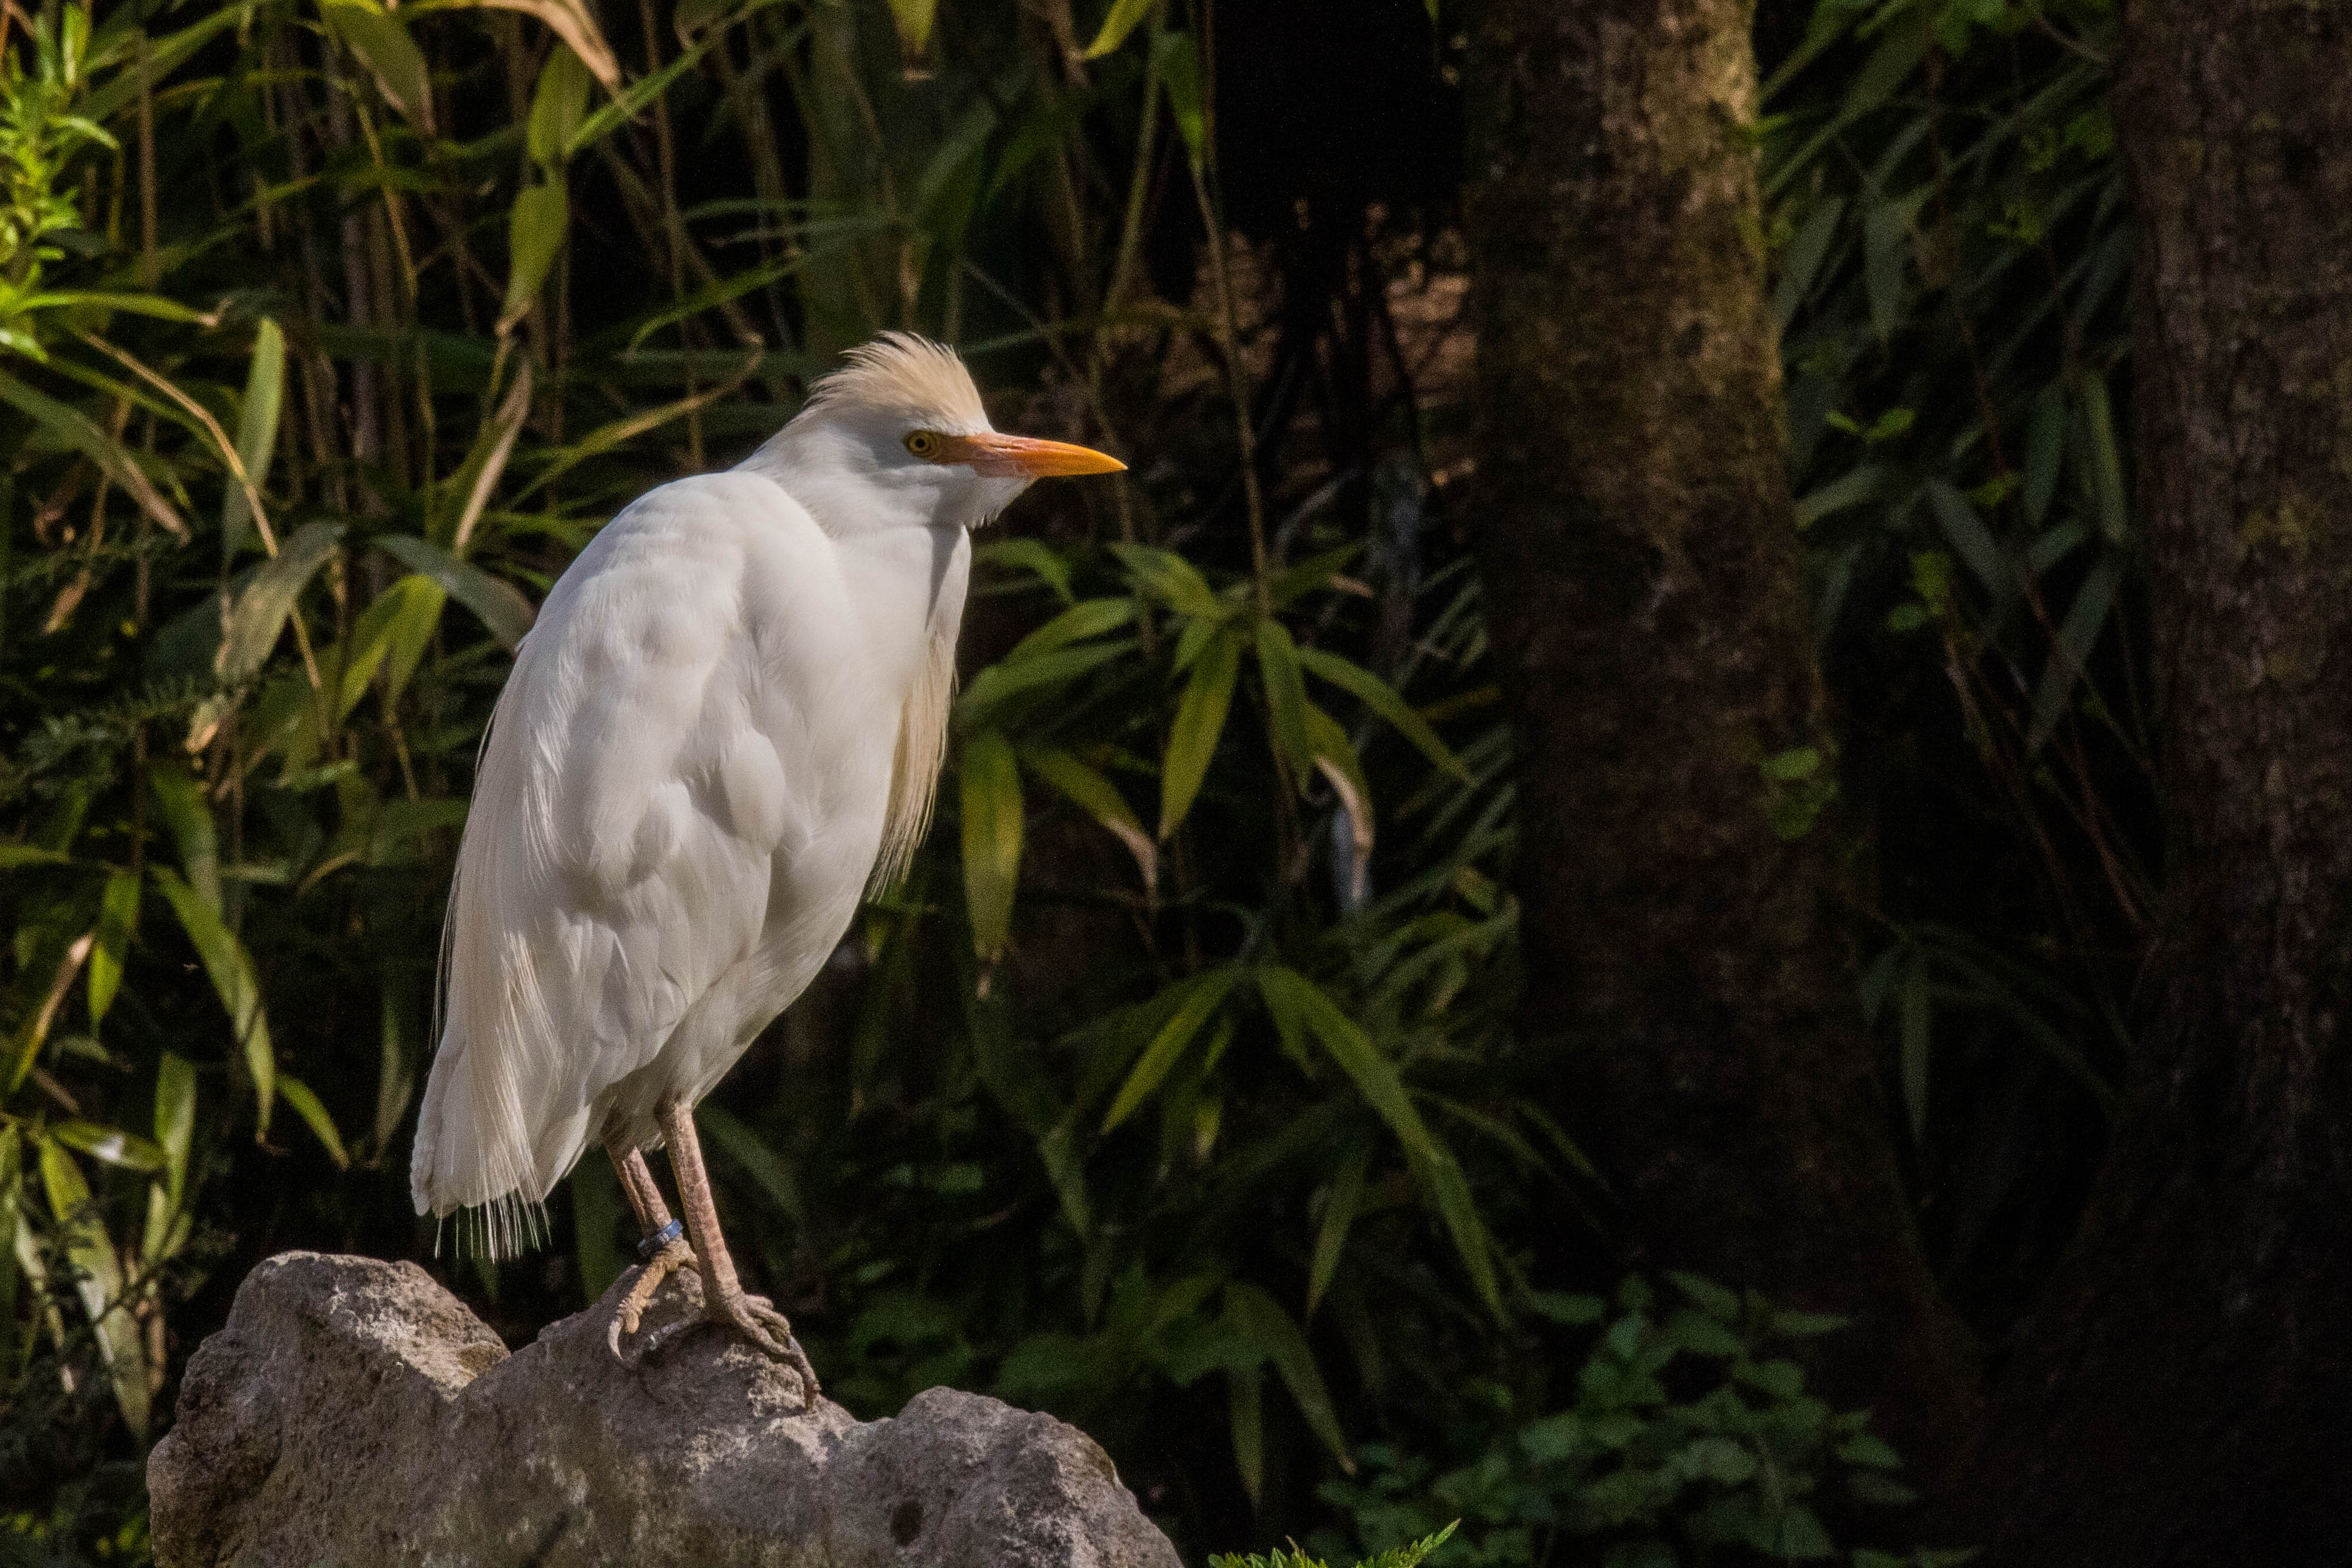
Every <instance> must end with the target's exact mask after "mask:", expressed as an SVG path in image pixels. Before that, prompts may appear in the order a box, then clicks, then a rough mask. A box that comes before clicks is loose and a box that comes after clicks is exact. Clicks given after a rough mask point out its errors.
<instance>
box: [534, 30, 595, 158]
mask: <svg viewBox="0 0 2352 1568" xmlns="http://www.w3.org/2000/svg"><path fill="white" fill-rule="evenodd" d="M594 81H595V77H594V76H593V73H591V72H590V70H589V69H588V66H587V62H586V61H584V60H583V59H582V58H580V53H579V51H578V50H576V49H574V48H572V47H571V46H570V45H569V44H558V45H556V47H553V48H551V49H550V50H548V51H547V63H546V64H545V65H543V66H541V68H540V70H539V84H538V86H537V87H535V88H533V89H531V95H530V116H529V118H528V119H526V120H525V121H524V122H523V144H524V146H525V147H526V148H528V149H529V150H530V156H531V160H532V161H533V162H534V163H538V164H539V165H540V167H541V168H542V169H545V170H547V171H548V172H549V173H548V178H549V179H550V180H554V179H556V178H558V177H559V175H558V174H557V173H556V172H557V171H559V170H561V169H562V166H563V163H564V159H565V158H566V156H567V155H568V150H569V148H570V147H571V144H572V138H573V137H574V136H576V135H578V134H579V133H580V127H581V124H582V122H583V121H585V120H586V119H587V118H588V89H589V88H590V87H591V86H592V85H593V83H594Z"/></svg>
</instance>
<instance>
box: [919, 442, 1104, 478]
mask: <svg viewBox="0 0 2352 1568" xmlns="http://www.w3.org/2000/svg"><path fill="white" fill-rule="evenodd" d="M931 460H932V461H933V462H938V463H962V464H964V465H965V466H967V467H969V468H971V471H972V472H973V473H975V474H986V475H988V476H989V477H990V478H992V479H1051V478H1054V477H1055V476H1057V475H1062V474H1116V473H1120V472H1123V471H1124V470H1125V469H1126V468H1127V465H1126V464H1125V463H1122V462H1120V461H1119V460H1118V458H1114V457H1111V456H1110V455H1109V454H1108V453H1104V452H1097V451H1096V450H1095V449H1094V448H1093V447H1073V446H1071V445H1070V444H1069V443H1068V442H1066V441H1039V440H1036V439H1034V438H1033V437H1027V436H1000V435H998V434H996V432H994V431H993V430H991V431H989V432H987V433H986V434H984V435H979V436H950V437H946V438H945V439H944V440H943V441H942V442H941V443H940V455H939V456H938V457H937V458H933V459H931Z"/></svg>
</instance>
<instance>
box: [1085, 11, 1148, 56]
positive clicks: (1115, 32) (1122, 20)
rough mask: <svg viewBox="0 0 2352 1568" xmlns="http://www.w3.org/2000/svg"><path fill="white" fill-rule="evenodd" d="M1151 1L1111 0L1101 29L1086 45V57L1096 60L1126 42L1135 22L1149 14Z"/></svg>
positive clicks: (1133, 29)
mask: <svg viewBox="0 0 2352 1568" xmlns="http://www.w3.org/2000/svg"><path fill="white" fill-rule="evenodd" d="M1151 3H1152V0H1113V4H1112V5H1111V8H1110V14H1109V15H1108V16H1105V17H1104V18H1103V25H1102V30H1101V31H1100V32H1098V33H1097V34H1096V35H1095V41H1094V42H1093V43H1091V44H1088V45H1087V58H1088V59H1090V60H1098V59H1100V58H1103V57H1104V56H1105V55H1107V54H1109V53H1110V52H1111V51H1112V50H1113V49H1116V48H1118V47H1119V45H1121V44H1123V43H1125V42H1127V36H1128V35H1129V33H1132V32H1133V31H1135V28H1136V24H1138V23H1139V22H1141V21H1142V20H1143V19H1144V18H1145V17H1146V16H1150V15H1151Z"/></svg>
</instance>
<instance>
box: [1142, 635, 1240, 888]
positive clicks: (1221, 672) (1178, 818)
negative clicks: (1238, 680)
mask: <svg viewBox="0 0 2352 1568" xmlns="http://www.w3.org/2000/svg"><path fill="white" fill-rule="evenodd" d="M1241 658H1242V646H1241V638H1240V637H1237V636H1235V635H1234V633H1232V632H1230V631H1223V630H1220V631H1219V632H1218V633H1217V634H1216V636H1215V637H1212V638H1211V639H1210V641H1209V643H1208V645H1207V646H1206V647H1203V648H1202V650H1201V657H1200V658H1199V659H1197V660H1196V661H1194V663H1193V665H1192V677H1191V679H1188V680H1187V681H1186V682H1185V684H1184V695H1183V696H1182V698H1181V699H1180V700H1178V701H1177V704H1176V719H1175V721H1174V722H1173V723H1172V724H1171V725H1170V726H1169V729H1168V752H1167V754H1166V756H1165V758H1164V759H1163V760H1162V761H1161V763H1160V839H1161V841H1162V842H1165V841H1166V840H1167V838H1168V837H1169V836H1170V835H1171V834H1173V833H1174V832H1175V831H1176V829H1177V828H1178V826H1181V824H1182V823H1183V821H1184V815H1185V813H1187V812H1189V811H1191V810H1192V800H1193V797H1194V796H1196V795H1199V794H1200V793H1201V784H1202V781H1203V780H1205V779H1206V778H1207V777H1208V776H1209V761H1210V759H1211V758H1212V757H1213V756H1215V755H1216V752H1217V740H1218V737H1220V736H1221V735H1223V733H1224V729H1225V712H1226V710H1227V709H1229V708H1230V707H1232V705H1233V700H1234V679H1235V677H1236V676H1238V675H1239V674H1240V672H1241Z"/></svg>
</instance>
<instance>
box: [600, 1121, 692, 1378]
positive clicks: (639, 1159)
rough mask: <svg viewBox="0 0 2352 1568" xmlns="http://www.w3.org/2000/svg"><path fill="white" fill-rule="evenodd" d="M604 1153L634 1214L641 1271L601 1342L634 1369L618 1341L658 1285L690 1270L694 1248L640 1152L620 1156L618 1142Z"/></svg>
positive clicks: (640, 1319)
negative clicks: (642, 1266) (610, 1158)
mask: <svg viewBox="0 0 2352 1568" xmlns="http://www.w3.org/2000/svg"><path fill="white" fill-rule="evenodd" d="M604 1152H605V1153H606V1154H608V1155H610V1156H611V1157H612V1161H613V1169H614V1170H615V1171H617V1172H619V1173H620V1176H621V1190H622V1191H623V1192H625V1193H626V1194H628V1197H629V1207H630V1208H631V1209H633V1210H635V1213H636V1216H637V1226H638V1228H639V1229H640V1230H641V1231H642V1232H643V1239H642V1240H640V1241H639V1242H638V1243H637V1256H638V1258H640V1259H642V1260H643V1262H644V1264H645V1267H644V1268H641V1269H639V1270H638V1271H637V1277H636V1279H635V1280H634V1281H632V1282H631V1284H630V1286H629V1293H628V1294H627V1295H626V1296H624V1297H622V1298H621V1306H620V1310H618V1311H616V1312H614V1314H613V1321H612V1323H611V1324H610V1325H609V1326H608V1327H607V1329H606V1330H605V1341H606V1342H607V1343H608V1344H610V1345H611V1346H612V1350H613V1353H614V1355H615V1356H618V1357H620V1359H621V1360H622V1361H624V1362H626V1363H630V1364H632V1365H634V1364H635V1362H636V1360H639V1359H642V1355H643V1352H639V1356H637V1357H634V1358H633V1357H631V1356H629V1355H627V1354H625V1353H624V1352H623V1351H622V1349H621V1336H622V1335H624V1334H634V1333H635V1332H636V1331H637V1325H638V1324H639V1323H641V1322H643V1321H645V1315H646V1307H647V1306H648V1305H649V1304H650V1303H651V1302H652V1300H653V1299H654V1292H655V1291H656V1290H658V1289H661V1282H662V1281H663V1280H665V1279H668V1278H669V1277H670V1276H671V1275H672V1274H675V1273H677V1272H678V1271H679V1270H680V1269H682V1268H691V1267H692V1266H693V1263H694V1249H693V1248H692V1247H688V1245H687V1243H686V1238H685V1237H682V1236H680V1235H679V1234H678V1223H677V1221H676V1220H674V1219H672V1218H671V1217H670V1214H669V1205H667V1204H666V1203H664V1202H663V1201H662V1194H661V1188H660V1186H659V1185H658V1184H656V1183H655V1181H654V1173H653V1169H652V1167H650V1166H648V1165H647V1164H646V1156H645V1151H643V1150H642V1149H638V1148H635V1147H634V1146H632V1147H630V1148H628V1149H626V1150H624V1149H623V1148H622V1147H621V1146H620V1145H619V1144H618V1143H607V1144H606V1145H605V1146H604Z"/></svg>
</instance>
